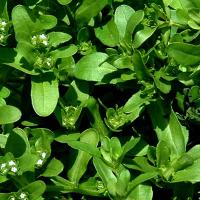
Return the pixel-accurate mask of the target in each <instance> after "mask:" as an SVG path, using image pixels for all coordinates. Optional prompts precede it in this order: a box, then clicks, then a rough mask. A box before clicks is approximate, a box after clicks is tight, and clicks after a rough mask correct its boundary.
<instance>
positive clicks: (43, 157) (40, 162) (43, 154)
mask: <svg viewBox="0 0 200 200" xmlns="http://www.w3.org/2000/svg"><path fill="white" fill-rule="evenodd" d="M46 157H47V153H46V152H44V151H42V152H39V159H38V160H37V162H36V166H37V167H41V166H42V165H43V164H44V162H45V160H46Z"/></svg>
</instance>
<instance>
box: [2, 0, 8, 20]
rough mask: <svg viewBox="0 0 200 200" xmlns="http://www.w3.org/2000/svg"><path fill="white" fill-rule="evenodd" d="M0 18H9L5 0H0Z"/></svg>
mask: <svg viewBox="0 0 200 200" xmlns="http://www.w3.org/2000/svg"><path fill="white" fill-rule="evenodd" d="M0 18H4V19H7V20H8V19H9V17H8V12H7V0H1V1H0Z"/></svg>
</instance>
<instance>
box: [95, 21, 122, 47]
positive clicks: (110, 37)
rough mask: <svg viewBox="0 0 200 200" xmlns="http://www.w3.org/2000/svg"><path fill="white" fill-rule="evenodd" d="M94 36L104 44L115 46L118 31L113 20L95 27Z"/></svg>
mask: <svg viewBox="0 0 200 200" xmlns="http://www.w3.org/2000/svg"><path fill="white" fill-rule="evenodd" d="M95 35H96V37H97V38H98V39H99V40H100V41H101V42H102V43H103V44H105V45H107V46H109V47H115V46H117V44H118V43H119V33H118V30H117V27H116V25H115V23H114V21H113V20H110V21H109V22H108V23H107V24H106V25H104V26H103V27H98V28H96V29H95Z"/></svg>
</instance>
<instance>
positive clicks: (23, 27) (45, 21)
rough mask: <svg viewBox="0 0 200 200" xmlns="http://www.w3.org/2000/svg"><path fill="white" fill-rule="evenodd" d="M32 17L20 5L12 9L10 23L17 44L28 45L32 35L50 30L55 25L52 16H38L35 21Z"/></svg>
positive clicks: (31, 14) (54, 18)
mask: <svg viewBox="0 0 200 200" xmlns="http://www.w3.org/2000/svg"><path fill="white" fill-rule="evenodd" d="M33 16H34V15H33V13H31V11H30V10H28V9H27V8H26V7H24V6H22V5H17V6H15V7H14V8H13V10H12V22H13V26H14V31H15V38H16V40H17V41H18V42H19V41H26V42H29V43H30V42H31V37H32V36H33V35H34V34H36V33H39V32H41V31H44V30H48V29H51V28H53V27H54V26H55V25H56V24H57V18H56V17H54V16H52V15H39V16H38V17H37V18H36V19H34V18H33Z"/></svg>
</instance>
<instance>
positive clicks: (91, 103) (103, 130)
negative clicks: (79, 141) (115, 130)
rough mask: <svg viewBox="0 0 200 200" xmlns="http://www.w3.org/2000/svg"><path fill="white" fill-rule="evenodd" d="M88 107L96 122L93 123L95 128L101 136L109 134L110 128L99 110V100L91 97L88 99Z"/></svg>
mask: <svg viewBox="0 0 200 200" xmlns="http://www.w3.org/2000/svg"><path fill="white" fill-rule="evenodd" d="M87 108H88V110H89V111H90V114H91V115H92V117H93V119H94V122H93V124H92V126H93V128H95V129H96V130H97V131H98V132H99V134H100V137H104V136H108V135H109V130H108V129H107V127H106V125H105V124H104V122H103V120H102V118H101V115H100V112H99V104H98V102H97V100H96V99H95V98H93V97H90V98H89V99H88V101H87Z"/></svg>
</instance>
